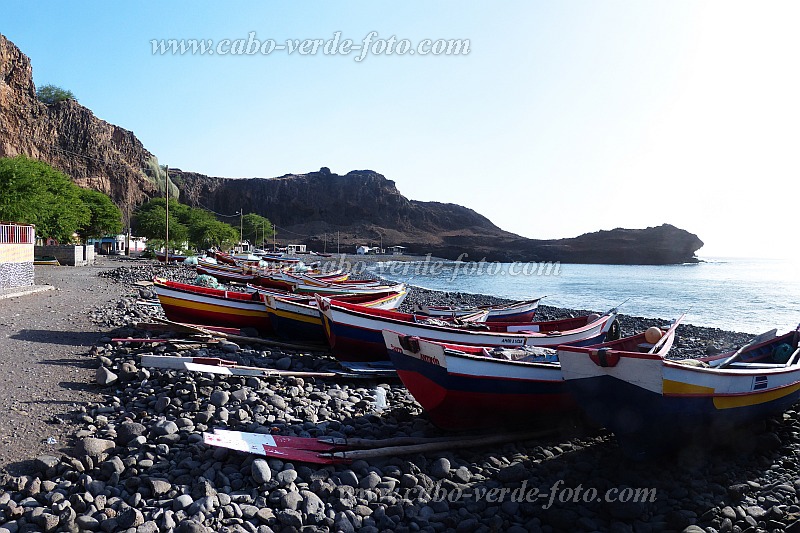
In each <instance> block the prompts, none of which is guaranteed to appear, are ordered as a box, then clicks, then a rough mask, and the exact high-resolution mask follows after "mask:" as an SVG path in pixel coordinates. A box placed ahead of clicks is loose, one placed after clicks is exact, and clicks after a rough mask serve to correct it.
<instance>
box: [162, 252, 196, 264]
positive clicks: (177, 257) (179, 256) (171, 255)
mask: <svg viewBox="0 0 800 533" xmlns="http://www.w3.org/2000/svg"><path fill="white" fill-rule="evenodd" d="M155 254H156V259H158V260H159V261H161V262H162V263H163V262H165V261H166V260H167V254H166V253H165V252H155ZM187 257H188V256H187V255H183V254H174V253H172V252H170V253H169V260H170V261H174V262H176V263H183V260H184V259H186V258H187Z"/></svg>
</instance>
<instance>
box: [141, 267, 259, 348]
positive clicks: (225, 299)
mask: <svg viewBox="0 0 800 533" xmlns="http://www.w3.org/2000/svg"><path fill="white" fill-rule="evenodd" d="M153 286H154V288H155V292H156V294H157V295H158V301H159V302H160V303H161V307H162V308H163V309H164V314H165V315H167V318H168V319H170V320H173V321H175V322H186V323H189V324H210V325H216V326H229V327H237V328H245V327H249V328H255V329H256V330H258V332H259V333H260V334H262V335H267V334H269V333H271V332H272V326H271V325H270V322H269V315H268V314H267V311H266V309H265V308H264V297H263V296H262V295H260V294H259V293H256V292H238V291H226V290H221V289H211V288H208V287H200V286H197V285H189V284H186V283H178V282H176V281H168V280H166V279H161V278H155V279H153Z"/></svg>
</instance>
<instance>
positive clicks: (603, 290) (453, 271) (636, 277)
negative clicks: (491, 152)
mask: <svg viewBox="0 0 800 533" xmlns="http://www.w3.org/2000/svg"><path fill="white" fill-rule="evenodd" d="M704 261H705V262H703V263H698V264H685V265H669V266H627V265H625V266H620V265H574V264H555V265H553V264H551V265H547V264H540V265H536V264H535V263H525V264H512V263H483V264H481V263H454V262H447V263H433V262H431V263H427V264H426V263H425V262H420V263H399V262H383V263H376V264H375V265H374V266H372V267H370V268H369V269H368V270H369V271H370V272H372V273H374V274H377V275H380V276H382V277H385V278H387V279H391V280H395V281H404V282H407V283H410V284H413V285H417V286H420V287H425V288H428V289H436V290H442V291H450V292H468V293H475V294H489V295H494V296H500V297H503V298H511V299H515V300H522V299H528V298H534V297H537V296H542V295H547V298H546V299H545V300H544V301H543V303H544V304H547V305H550V306H555V307H567V308H573V309H592V310H597V311H601V310H606V309H608V308H611V307H614V306H615V305H617V304H619V303H620V302H622V301H624V300H628V301H627V302H626V303H625V304H624V305H623V306H622V307H621V309H620V310H621V311H622V312H623V313H625V314H629V315H636V316H644V317H656V318H662V319H669V318H673V317H676V316H678V315H680V314H681V313H683V312H686V313H687V315H686V319H684V321H685V322H688V323H691V324H694V325H697V326H707V327H716V328H721V329H726V330H732V331H741V332H746V333H760V332H762V331H765V330H768V329H771V328H778V330H779V331H786V330H789V329H794V328H795V327H796V326H797V324H798V322H800V279H798V276H797V273H798V267H800V261H791V260H779V259H733V258H704ZM526 270H527V271H526Z"/></svg>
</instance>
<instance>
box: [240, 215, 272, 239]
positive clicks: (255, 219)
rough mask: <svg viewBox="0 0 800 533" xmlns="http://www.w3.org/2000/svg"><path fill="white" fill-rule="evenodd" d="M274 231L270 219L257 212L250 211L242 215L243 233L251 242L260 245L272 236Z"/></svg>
mask: <svg viewBox="0 0 800 533" xmlns="http://www.w3.org/2000/svg"><path fill="white" fill-rule="evenodd" d="M273 233H274V230H273V228H272V223H271V222H270V221H269V219H267V218H265V217H262V216H261V215H257V214H256V213H248V214H246V215H245V216H244V217H242V235H243V237H244V238H245V239H247V240H249V241H250V242H252V243H255V244H256V245H260V244H262V243H263V242H264V241H266V240H268V239H270V238H272V234H273Z"/></svg>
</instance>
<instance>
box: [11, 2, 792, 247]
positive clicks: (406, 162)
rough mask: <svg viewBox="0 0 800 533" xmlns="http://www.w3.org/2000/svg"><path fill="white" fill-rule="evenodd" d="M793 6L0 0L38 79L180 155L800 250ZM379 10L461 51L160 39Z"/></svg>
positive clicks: (304, 35) (515, 217) (584, 228)
mask: <svg viewBox="0 0 800 533" xmlns="http://www.w3.org/2000/svg"><path fill="white" fill-rule="evenodd" d="M798 25H800V3H799V2H795V1H786V2H781V1H769V2H740V1H706V2H703V1H695V0H691V1H681V0H669V1H666V0H664V1H641V0H627V1H625V0H584V1H581V0H570V1H547V2H543V1H517V2H486V1H480V2H478V1H459V2H455V1H444V0H440V1H437V2H430V1H429V0H406V1H403V2H384V1H376V0H370V1H355V0H354V1H331V0H326V1H306V2H295V1H288V0H287V1H270V2H261V1H259V2H248V1H239V2H235V3H226V2H213V3H212V2H202V1H196V0H193V1H183V2H181V1H176V2H155V1H150V2H105V1H103V2H100V1H94V2H78V1H76V2H55V1H50V2H48V1H40V2H30V0H25V1H18V0H4V1H3V8H2V12H0V33H3V34H4V35H6V36H7V37H8V38H9V39H11V40H12V41H13V42H15V43H16V44H17V45H18V46H19V47H20V48H21V49H22V51H23V52H24V53H26V54H27V55H28V56H30V57H31V59H32V62H33V69H34V80H35V82H36V84H37V85H44V84H48V83H52V84H56V85H59V86H62V87H64V88H67V89H70V90H72V91H73V92H74V93H75V95H76V96H77V97H78V99H79V101H80V102H81V103H83V104H84V105H86V106H88V107H89V108H91V109H92V110H93V111H94V113H95V114H96V115H97V116H98V117H100V118H102V119H105V120H107V121H109V122H112V123H115V124H118V125H120V126H122V127H124V128H127V129H130V130H132V131H134V132H135V133H136V135H137V136H138V137H139V139H141V141H142V142H143V143H144V145H145V146H146V147H147V148H148V149H149V150H150V151H152V152H153V153H155V154H156V155H157V156H158V157H159V159H160V161H161V163H162V164H168V165H170V166H171V167H178V168H182V169H184V170H191V171H196V172H201V173H204V174H209V175H212V176H226V177H273V176H280V175H283V174H287V173H303V172H309V171H314V170H317V169H319V168H320V167H323V166H327V167H329V168H331V170H332V171H334V172H337V173H340V174H343V173H346V172H348V171H350V170H354V169H371V170H375V171H377V172H380V173H382V174H384V175H385V176H386V177H387V178H389V179H392V180H394V181H395V182H396V183H397V186H398V188H399V189H400V191H401V192H402V193H403V194H404V195H406V196H407V197H409V198H412V199H417V200H436V201H443V202H454V203H458V204H461V205H464V206H467V207H470V208H472V209H475V210H476V211H478V212H480V213H482V214H484V215H486V216H487V217H489V218H490V219H491V220H492V221H493V222H495V223H496V224H497V225H498V226H500V227H502V228H503V229H507V230H509V231H513V232H515V233H518V234H520V235H524V236H526V237H533V238H556V237H571V236H576V235H579V234H581V233H585V232H590V231H596V230H599V229H612V228H615V227H628V228H643V227H647V226H653V225H659V224H662V223H664V222H668V223H671V224H674V225H676V226H678V227H681V228H684V229H687V230H689V231H691V232H693V233H696V234H697V235H698V236H700V238H701V239H703V240H704V241H705V243H706V246H705V247H704V248H703V249H702V250H701V251H700V254H701V255H729V256H767V257H770V256H782V255H786V254H787V253H790V254H793V253H795V251H794V250H793V249H791V250H790V249H788V248H789V247H792V248H794V247H796V242H797V239H796V233H797V232H798V229H800V223H798V219H797V214H796V213H797V212H798V207H797V206H798V200H799V199H800V194H798V193H800V180H799V179H798V178H800V172H799V171H800V158H799V157H798V154H800V100H798V99H799V98H800V66H799V65H800V64H799V63H798V52H800V32H798V31H797V28H798ZM373 31H374V32H377V34H376V36H374V37H373V41H375V40H378V39H387V40H388V39H389V38H391V37H392V36H394V37H395V38H396V40H397V41H400V40H402V39H408V41H409V43H410V45H411V48H416V46H417V45H419V44H421V43H422V41H423V40H424V39H430V40H431V42H433V41H435V40H437V39H467V40H469V53H468V54H466V55H464V54H459V55H445V54H441V55H434V54H432V53H429V54H427V55H421V54H415V55H411V54H410V53H406V54H405V55H402V56H401V55H398V54H397V53H395V54H392V55H388V54H386V53H385V52H384V53H383V54H379V53H370V54H368V55H367V56H366V57H365V58H364V59H363V60H362V61H356V58H357V57H359V55H360V52H352V51H351V53H350V54H347V55H344V54H337V55H326V54H324V53H323V51H322V50H321V49H320V50H318V52H317V53H316V54H305V55H303V54H300V53H299V51H297V50H296V51H295V52H293V53H289V52H288V50H278V49H275V50H273V51H272V52H271V53H269V54H262V53H261V52H260V50H259V52H258V53H256V54H253V55H247V54H241V55H236V54H234V53H232V52H229V53H227V54H224V55H219V54H215V55H203V54H199V53H198V54H189V53H187V54H184V55H179V54H178V55H172V54H166V55H162V54H158V53H156V54H154V53H153V45H152V44H151V41H152V40H154V39H156V40H160V39H203V40H208V39H210V40H211V41H212V43H213V45H214V46H217V45H218V44H219V43H220V41H222V40H223V39H229V40H231V41H232V42H233V41H235V40H236V39H245V40H246V39H248V36H249V34H250V33H251V32H254V36H255V38H256V39H258V40H259V42H263V41H266V40H268V39H274V40H275V41H276V44H285V43H286V40H287V39H290V40H295V39H298V40H300V41H302V40H304V39H323V40H326V41H327V40H329V39H332V38H333V37H334V34H335V33H336V32H341V34H340V35H341V40H345V39H351V40H352V41H353V42H354V44H361V43H362V42H363V41H364V39H365V38H367V37H368V35H369V34H370V32H373ZM223 46H224V45H223ZM232 46H233V45H231V47H232ZM423 46H424V43H423ZM372 51H373V52H375V51H378V52H379V51H380V50H379V49H373V50H372ZM267 216H269V214H267Z"/></svg>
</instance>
